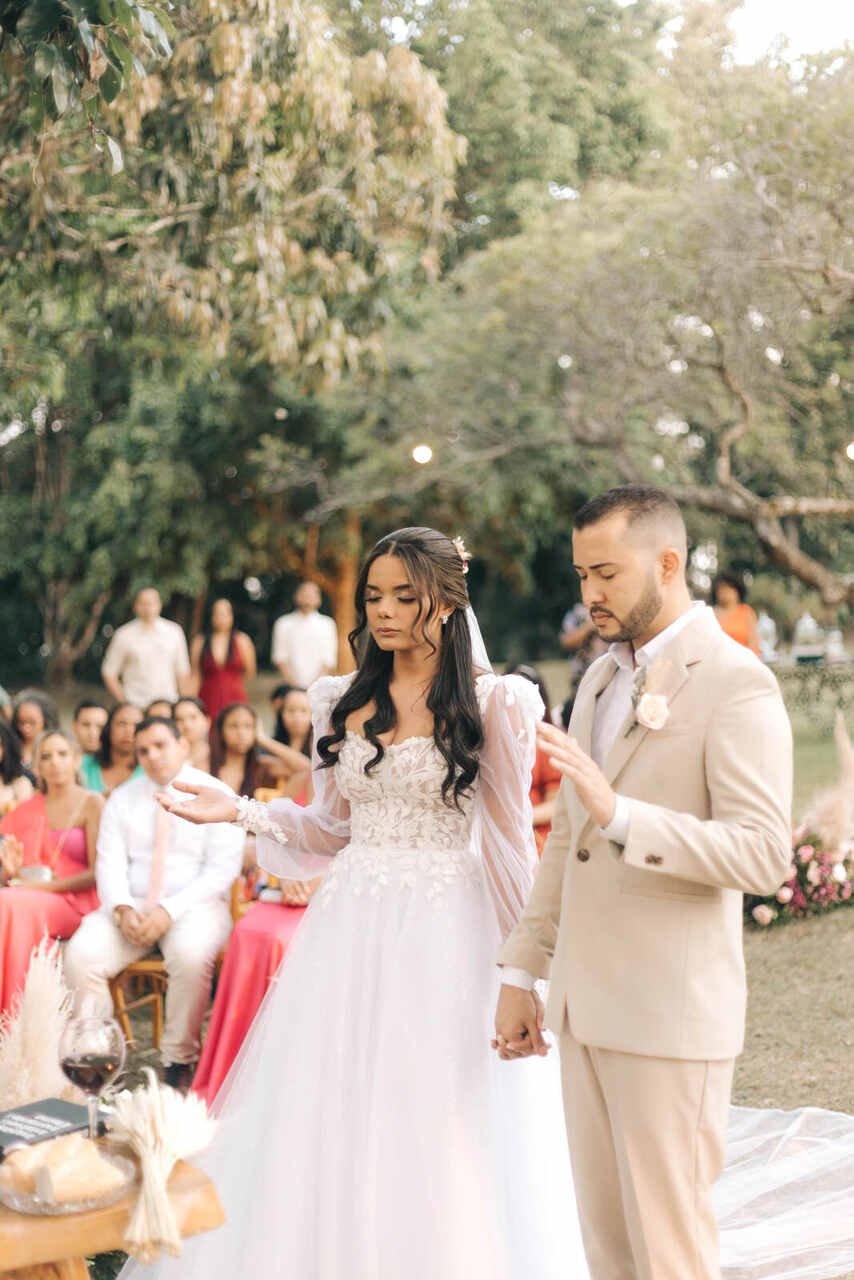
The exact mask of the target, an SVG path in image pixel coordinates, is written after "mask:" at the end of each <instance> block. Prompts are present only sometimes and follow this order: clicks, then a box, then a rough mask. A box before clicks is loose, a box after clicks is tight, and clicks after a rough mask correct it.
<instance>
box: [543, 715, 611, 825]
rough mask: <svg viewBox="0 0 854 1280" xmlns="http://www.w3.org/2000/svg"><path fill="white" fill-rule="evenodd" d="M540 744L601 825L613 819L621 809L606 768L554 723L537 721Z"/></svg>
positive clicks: (596, 821)
mask: <svg viewBox="0 0 854 1280" xmlns="http://www.w3.org/2000/svg"><path fill="white" fill-rule="evenodd" d="M537 737H538V739H539V742H540V746H541V747H542V748H543V750H544V751H547V752H548V753H549V760H550V761H551V763H552V764H553V765H554V767H555V768H556V769H557V770H559V771H560V772H561V773H562V774H563V775H564V777H566V778H569V780H570V782H571V783H572V785H573V786H574V787H575V794H576V795H577V796H578V798H579V800H580V801H581V803H582V804H583V805H584V808H585V809H586V810H587V812H588V813H589V814H590V817H591V818H592V819H593V821H594V822H595V823H596V824H597V826H600V827H607V826H608V825H609V823H610V822H612V821H613V818H614V813H615V812H616V809H617V797H616V795H615V793H614V790H613V788H612V787H611V784H610V783H609V782H608V779H607V778H606V777H605V775H604V773H603V772H602V770H601V769H600V768H599V766H598V764H596V762H595V760H591V758H590V756H589V755H588V754H587V752H586V751H584V750H583V749H582V748H581V747H580V746H579V745H578V743H577V742H576V740H575V738H571V737H570V736H569V734H568V733H561V731H560V729H556V728H555V726H554V725H553V724H546V723H545V722H542V723H541V724H538V725H537Z"/></svg>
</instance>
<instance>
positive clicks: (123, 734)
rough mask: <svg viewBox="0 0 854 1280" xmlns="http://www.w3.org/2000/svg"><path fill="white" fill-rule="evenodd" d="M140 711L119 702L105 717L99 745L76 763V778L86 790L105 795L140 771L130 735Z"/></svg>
mask: <svg viewBox="0 0 854 1280" xmlns="http://www.w3.org/2000/svg"><path fill="white" fill-rule="evenodd" d="M141 719H142V712H141V711H140V709H139V707H135V706H134V705H133V704H132V703H130V702H120V703H119V705H118V706H117V707H113V709H112V711H111V712H110V714H109V715H108V716H107V723H106V724H105V725H104V727H103V729H102V730H101V745H100V747H99V748H98V750H97V751H95V752H93V754H92V755H86V756H84V757H83V759H82V761H81V762H80V777H81V778H82V780H83V785H84V786H85V787H88V788H89V790H90V791H97V792H99V793H101V794H102V795H104V796H108V795H109V794H110V793H111V792H112V791H115V789H116V787H120V786H121V784H122V783H123V782H127V780H128V778H132V777H133V776H134V775H135V774H138V773H139V772H140V770H139V767H138V765H137V763H136V747H135V745H134V732H135V730H136V726H137V725H138V724H139V722H140V720H141Z"/></svg>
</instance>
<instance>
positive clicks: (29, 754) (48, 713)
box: [12, 689, 59, 770]
mask: <svg viewBox="0 0 854 1280" xmlns="http://www.w3.org/2000/svg"><path fill="white" fill-rule="evenodd" d="M12 728H13V729H14V730H15V733H16V734H17V735H18V741H19V743H20V744H21V762H22V764H23V765H24V767H25V768H26V769H27V770H30V766H31V765H32V759H33V748H34V747H35V745H36V742H37V741H38V739H39V737H40V736H41V735H42V734H43V733H44V732H45V731H46V730H47V729H58V728H59V716H58V715H57V713H56V708H55V707H54V705H53V703H52V702H51V700H50V698H49V697H48V696H47V694H46V693H42V692H41V690H40V689H23V690H22V691H21V692H20V693H19V694H18V696H17V698H16V699H15V701H14V703H13V704H12Z"/></svg>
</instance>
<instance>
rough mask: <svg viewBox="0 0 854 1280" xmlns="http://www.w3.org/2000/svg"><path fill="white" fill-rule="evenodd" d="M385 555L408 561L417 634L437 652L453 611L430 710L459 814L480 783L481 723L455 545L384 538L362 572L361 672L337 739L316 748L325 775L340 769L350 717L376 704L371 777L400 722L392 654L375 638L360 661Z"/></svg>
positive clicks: (368, 728)
mask: <svg viewBox="0 0 854 1280" xmlns="http://www.w3.org/2000/svg"><path fill="white" fill-rule="evenodd" d="M380 556H397V557H398V558H399V559H400V560H401V561H402V563H403V565H404V567H405V569H406V572H407V574H408V575H409V581H410V582H411V584H412V587H413V589H414V591H415V593H416V594H417V595H418V597H419V606H418V616H417V617H416V619H415V624H414V627H413V634H415V628H417V627H418V625H419V623H420V624H421V636H422V638H423V639H424V641H425V642H426V643H427V644H429V645H430V647H431V649H433V650H434V651H435V649H436V645H434V644H433V642H432V641H431V640H430V638H429V636H428V635H427V627H428V626H429V624H430V623H431V622H432V621H433V620H434V619H435V618H436V616H437V615H438V613H439V611H440V609H441V608H442V607H445V608H448V607H449V608H450V609H451V610H452V612H451V613H450V614H449V615H448V621H447V623H446V625H445V626H443V628H442V643H441V646H440V647H439V668H438V671H437V672H436V676H435V679H434V680H433V684H432V685H431V687H430V692H429V693H428V695H427V709H428V710H429V711H432V712H433V740H434V742H435V743H436V747H437V748H438V750H439V751H440V753H441V755H442V757H443V759H444V760H445V762H446V764H447V766H448V771H447V773H446V774H445V778H444V781H443V782H442V798H443V799H444V801H445V803H446V804H454V805H456V806H457V808H459V807H460V796H462V795H464V794H465V793H466V792H467V791H469V790H470V789H471V786H472V783H473V782H474V780H475V778H476V777H477V771H478V756H477V753H478V751H479V749H480V747H481V746H482V745H483V722H482V721H481V717H480V709H479V707H478V705H477V694H476V692H475V687H474V670H473V668H472V648H471V635H470V632H469V625H468V619H467V618H466V609H467V608H468V603H469V597H468V591H467V589H466V579H465V573H464V572H463V568H464V566H463V561H462V560H461V558H460V556H459V553H458V552H457V549H456V547H455V546H454V544H453V542H452V541H451V539H450V538H446V537H445V535H444V534H443V533H439V532H438V531H437V530H436V529H421V528H411V529H397V530H396V531H395V532H394V533H389V534H386V536H385V537H384V538H380V540H379V542H378V543H377V544H376V546H375V547H374V549H373V550H372V551H371V553H370V555H369V556H368V558H367V560H366V561H365V563H364V564H363V565H362V571H361V573H360V574H359V581H358V582H357V583H356V617H357V622H356V626H355V627H354V629H353V630H352V631H351V632H350V635H349V636H348V639H349V641H350V648H351V649H352V651H353V656H354V658H355V659H356V662H357V663H358V670H357V672H356V675H355V677H354V678H353V680H352V682H351V684H350V685H349V687H348V689H347V691H346V692H345V693H344V694H343V696H342V697H341V698H340V699H339V701H338V702H337V703H336V704H335V706H334V707H333V709H332V732H331V733H329V734H327V735H326V736H325V737H323V738H321V739H320V740H319V741H318V744H317V751H318V755H319V756H320V759H321V763H322V767H323V768H326V769H328V768H331V767H332V766H333V765H335V764H336V763H337V761H338V751H337V747H338V746H339V745H340V743H342V742H343V741H344V737H345V734H346V727H345V726H346V721H347V717H348V716H349V715H350V714H351V713H352V712H353V711H357V710H358V709H359V707H364V706H365V704H366V703H368V702H371V701H373V703H374V705H375V707H376V710H375V712H374V714H373V715H372V716H370V717H369V718H368V719H367V720H366V721H365V723H364V725H363V726H362V727H363V729H364V732H365V737H366V738H367V740H368V742H370V743H371V745H372V746H373V747H374V750H375V754H374V755H373V756H372V757H371V759H370V760H369V761H368V762H367V764H366V765H365V773H367V774H370V772H371V770H372V769H374V768H376V766H377V765H378V764H379V762H380V761H381V760H382V758H383V756H384V755H385V750H384V748H383V744H382V743H381V742H380V740H379V737H378V735H379V734H381V733H387V732H388V730H389V729H393V728H394V726H395V724H396V723H397V717H396V714H395V709H394V703H393V702H392V700H391V694H390V693H389V688H388V685H389V678H390V676H391V670H392V664H393V661H394V656H393V654H392V653H391V652H390V651H386V650H384V649H381V648H380V647H379V645H378V644H377V643H376V641H375V640H374V638H373V636H371V635H370V634H369V635H368V637H367V641H366V642H365V643H364V651H363V653H362V654H361V657H360V654H359V647H360V646H359V641H360V640H361V639H362V637H363V634H364V632H365V629H366V627H367V615H366V612H365V589H366V587H367V582H368V575H369V573H370V570H371V565H372V564H373V563H374V561H375V560H377V559H379V557H380ZM451 793H453V800H451V799H450V796H451Z"/></svg>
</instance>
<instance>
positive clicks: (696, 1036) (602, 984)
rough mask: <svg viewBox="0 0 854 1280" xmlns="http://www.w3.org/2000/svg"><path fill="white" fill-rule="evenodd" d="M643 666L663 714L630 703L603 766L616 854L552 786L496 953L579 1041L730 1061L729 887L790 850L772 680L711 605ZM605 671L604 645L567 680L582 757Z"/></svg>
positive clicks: (737, 895) (771, 882) (736, 1019)
mask: <svg viewBox="0 0 854 1280" xmlns="http://www.w3.org/2000/svg"><path fill="white" fill-rule="evenodd" d="M665 660H666V661H665ZM659 662H660V663H661V666H660V668H659V670H660V672H661V673H662V678H663V683H662V684H661V686H660V688H656V690H655V691H656V692H663V693H665V694H666V696H667V698H668V705H669V708H670V717H669V720H668V722H667V724H666V725H665V726H664V727H663V728H662V729H659V730H657V731H652V730H647V729H644V728H642V727H641V726H640V725H637V724H635V713H634V711H632V712H631V714H630V715H629V716H628V717H627V719H626V721H625V723H624V725H623V727H622V728H621V730H620V732H619V733H618V735H617V738H616V739H615V742H614V745H613V747H612V748H611V750H610V752H609V755H608V758H607V760H606V761H605V764H604V772H605V774H606V776H607V778H608V780H609V782H610V783H611V785H612V786H613V787H614V789H615V790H616V791H617V792H618V793H619V794H621V795H624V796H626V797H628V798H629V799H630V800H631V802H632V803H631V820H630V824H629V835H628V840H627V843H626V845H625V848H621V847H620V846H618V845H615V844H612V843H610V842H609V841H608V840H607V839H606V838H605V837H604V836H603V834H602V832H601V830H600V829H599V827H598V826H596V824H595V823H594V822H593V821H592V819H590V817H589V816H588V814H587V812H586V810H585V809H583V808H582V806H581V804H580V802H579V800H578V798H577V797H576V795H575V792H574V789H573V788H572V786H571V784H570V783H569V782H568V780H564V783H563V785H562V787H561V790H560V794H559V797H558V804H557V812H556V814H555V820H554V824H553V827H552V834H551V836H550V837H549V839H548V841H547V843H546V846H545V849H544V851H543V859H542V864H541V866H540V870H539V874H538V876H537V880H536V883H535V885H534V889H533V892H532V894H531V898H530V901H529V903H528V905H527V907H526V909H525V911H524V913H523V915H522V918H521V919H520V921H519V923H518V925H517V926H516V928H515V929H514V931H513V933H512V934H511V935H510V937H509V938H508V940H507V942H506V943H505V945H504V947H503V948H502V951H501V954H500V957H499V960H500V963H501V964H505V965H509V966H514V967H518V968H522V969H527V970H528V971H529V972H530V973H533V974H536V975H537V976H538V977H541V978H550V980H551V981H550V986H549V996H548V1003H547V1006H546V1022H547V1025H548V1026H549V1027H550V1028H551V1029H552V1030H554V1031H560V1030H561V1028H562V1027H563V1023H564V1011H566V1014H567V1015H568V1018H569V1025H570V1029H571V1031H572V1034H573V1036H574V1037H575V1039H576V1040H577V1041H579V1043H581V1044H586V1045H594V1046H597V1047H599V1048H605V1049H615V1050H618V1051H621V1052H624V1053H636V1054H644V1055H650V1056H654V1057H664V1058H682V1059H701V1060H707V1061H708V1060H714V1059H723V1058H732V1057H734V1056H735V1055H736V1054H738V1053H739V1052H740V1051H741V1048H742V1046H743V1042H744V1013H745V1003H746V985H745V976H744V957H743V951H742V894H743V893H757V894H768V893H773V892H774V891H775V890H776V889H777V888H778V887H779V885H780V884H781V883H782V881H783V880H784V879H785V877H786V871H787V868H788V866H789V864H790V862H791V858H792V848H791V834H790V832H791V796H792V734H791V728H790V725H789V720H788V716H787V714H786V710H785V708H784V706H783V700H782V698H781V696H780V691H779V688H778V686H777V682H776V680H775V678H774V676H773V675H772V674H771V672H770V671H768V669H767V668H766V667H764V666H763V665H762V663H761V662H760V661H759V660H758V659H757V658H756V657H754V655H753V654H752V653H751V652H750V651H749V650H747V649H745V648H744V647H743V646H741V645H738V644H736V643H735V641H733V640H731V639H730V638H729V637H728V636H726V635H725V634H724V633H723V631H722V630H721V629H720V627H719V626H718V623H717V621H716V619H715V617H714V615H713V614H712V612H711V610H707V611H706V612H704V613H701V614H700V615H699V616H698V618H697V619H696V621H693V622H690V623H689V624H688V625H687V626H686V627H685V628H684V629H683V630H682V631H681V632H679V633H678V634H677V635H676V637H675V638H674V639H673V640H672V641H671V643H670V644H669V645H667V646H666V648H665V649H664V650H663V652H662V655H661V657H660V659H659ZM653 665H655V664H653ZM615 671H616V664H615V662H614V660H613V658H611V657H610V656H609V655H608V654H605V655H604V656H603V657H601V658H599V659H598V660H597V661H596V662H595V663H593V665H592V666H591V667H590V668H589V670H588V672H587V674H586V675H585V677H584V680H583V681H582V683H581V686H580V689H579V692H578V697H577V699H576V704H575V709H574V711H573V716H572V721H571V723H570V733H571V734H572V735H573V736H574V737H576V738H577V739H578V741H579V743H580V744H581V746H582V747H583V748H584V750H585V751H588V752H589V751H590V740H591V732H592V726H593V716H594V711H595V707H596V699H597V696H598V695H599V693H601V691H602V689H603V688H604V687H605V686H606V685H607V683H608V681H609V680H610V679H611V677H612V676H613V674H614V672H615ZM650 679H651V677H650ZM632 725H634V727H633V728H632Z"/></svg>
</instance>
